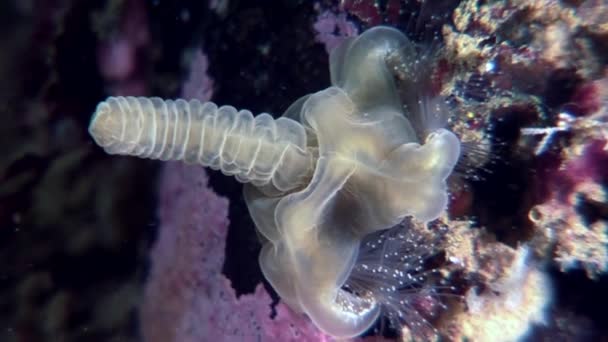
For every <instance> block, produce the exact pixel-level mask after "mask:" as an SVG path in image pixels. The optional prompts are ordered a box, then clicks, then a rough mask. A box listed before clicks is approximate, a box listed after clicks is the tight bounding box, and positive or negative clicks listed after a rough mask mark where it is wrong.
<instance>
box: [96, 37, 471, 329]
mask: <svg viewBox="0 0 608 342" xmlns="http://www.w3.org/2000/svg"><path fill="white" fill-rule="evenodd" d="M411 46H412V43H411V42H410V41H409V40H408V39H407V38H406V37H405V36H404V35H403V34H402V33H401V32H399V31H398V30H395V29H392V28H388V27H376V28H373V29H370V30H368V31H366V32H364V33H363V34H362V35H360V36H359V37H356V38H352V39H349V40H346V41H345V42H344V43H343V44H342V45H341V46H340V47H338V48H337V49H335V50H334V51H333V52H332V54H331V56H330V72H331V80H332V86H330V87H329V88H327V89H324V90H321V91H319V92H317V93H314V94H312V95H308V96H305V97H303V98H302V99H300V100H298V101H296V102H295V103H294V104H293V105H292V106H291V107H290V108H289V109H288V110H287V111H286V112H285V114H284V116H283V117H282V118H279V119H277V120H276V123H275V122H273V121H272V119H270V118H268V117H266V118H265V119H264V120H260V123H259V124H258V123H257V121H256V124H258V126H259V129H258V130H256V127H258V126H256V124H250V126H247V127H253V128H247V129H245V128H242V127H244V126H246V125H244V124H242V125H240V126H239V125H238V122H239V120H238V119H234V117H239V116H238V115H240V114H239V113H241V112H242V111H241V112H237V111H236V110H235V109H233V108H232V107H231V108H232V109H231V110H223V111H222V110H221V108H224V107H220V109H217V107H216V106H215V105H213V106H211V105H209V104H200V103H198V102H197V103H193V102H191V103H190V105H189V106H188V105H186V104H187V103H186V102H185V101H182V102H179V104H180V105H175V103H177V102H171V103H169V102H164V103H165V104H164V105H163V102H162V101H160V100H158V99H157V100H153V101H152V102H154V103H158V106H156V107H155V108H167V107H170V108H175V109H174V110H173V109H172V110H168V111H164V112H163V111H161V110H158V109H157V110H154V109H153V108H152V109H150V106H148V107H146V106H141V105H139V106H138V105H134V106H132V107H129V108H127V109H125V108H126V107H123V108H122V109H119V108H118V107H116V108H114V109H112V110H109V109H108V108H110V106H109V105H108V104H106V102H104V103H102V104H100V105H99V106H98V109H97V112H96V114H95V115H94V117H93V119H92V122H91V126H90V132H91V134H92V135H93V137H94V138H95V140H96V141H97V142H98V143H99V144H100V145H102V146H104V147H105V148H106V149H107V150H108V151H109V152H111V153H123V154H134V155H140V154H141V153H134V152H137V151H140V152H141V151H142V150H145V151H157V155H162V151H161V150H162V148H160V147H158V148H157V149H155V145H156V144H163V146H165V145H167V142H166V141H163V139H162V138H161V137H163V136H165V137H166V135H167V134H166V132H171V133H170V134H169V135H171V136H172V137H173V142H175V141H177V142H179V144H177V145H175V144H173V143H172V144H169V145H172V146H171V148H175V146H178V148H179V149H180V151H182V153H177V154H175V153H174V154H172V156H175V159H185V158H184V156H187V155H191V153H190V152H189V151H202V150H205V151H207V150H206V149H208V148H209V147H203V145H202V144H203V143H201V142H206V143H207V142H208V145H207V146H216V147H215V148H216V150H215V151H211V152H210V153H215V154H214V156H215V157H216V158H211V159H209V158H208V159H204V158H200V156H196V154H195V155H194V156H193V157H191V158H190V160H191V161H194V162H198V163H202V164H203V165H205V166H211V167H215V168H219V169H221V170H222V171H224V173H226V174H238V175H240V176H238V175H237V179H239V180H240V181H243V182H246V184H245V190H244V196H245V200H246V202H247V205H248V208H249V211H250V214H251V216H252V218H253V220H254V222H255V224H256V227H257V229H258V231H259V232H260V234H261V236H262V237H263V240H264V241H263V248H262V251H261V253H260V259H259V261H260V265H261V268H262V271H263V273H264V276H265V277H266V278H267V279H268V281H269V282H270V284H271V285H272V286H273V288H274V289H275V290H276V291H277V293H278V294H279V296H280V297H281V299H282V300H284V301H285V302H286V303H287V304H289V305H290V306H291V307H292V308H293V309H295V310H297V311H301V312H304V313H306V314H307V315H308V316H309V317H310V319H311V320H312V321H313V322H314V323H315V324H316V325H317V326H318V327H319V328H320V329H321V330H323V331H324V332H326V333H328V334H330V335H333V336H335V337H340V338H342V337H352V336H357V335H359V334H361V333H363V332H364V331H365V330H367V329H368V328H369V327H370V326H371V325H372V324H373V323H374V322H375V321H376V320H377V318H378V316H379V314H380V311H381V303H379V302H378V301H377V299H376V298H373V297H371V296H359V295H358V294H357V293H353V292H349V291H347V290H345V289H344V284H345V282H346V281H347V279H348V277H349V275H350V273H351V271H352V269H353V267H354V265H355V262H356V260H357V257H358V254H359V251H360V244H361V241H362V240H363V239H364V238H365V237H366V236H368V235H369V234H371V233H374V232H378V231H380V230H384V229H387V228H390V227H392V226H395V225H397V224H398V223H399V222H401V221H403V219H404V218H405V217H412V218H414V219H416V220H418V221H421V222H428V221H431V220H434V219H436V218H437V217H438V216H439V215H440V213H441V212H442V211H443V210H444V209H445V208H446V206H447V201H448V194H447V185H446V178H447V177H448V176H449V175H450V173H451V172H452V170H453V168H454V166H455V164H456V162H457V160H458V158H459V155H460V141H459V139H458V138H457V137H456V136H455V135H454V134H453V133H452V132H450V131H449V130H447V129H445V128H437V129H435V130H434V131H432V132H430V134H428V135H427V136H426V137H425V138H424V141H420V139H421V138H420V137H419V135H417V133H416V131H415V127H414V124H413V121H414V120H415V118H411V117H408V115H411V113H408V112H407V111H405V110H404V107H403V105H402V103H401V101H400V98H399V95H398V92H397V89H396V86H395V83H394V79H393V73H392V72H391V70H389V68H388V67H387V63H386V59H387V57H388V56H389V55H390V54H395V53H403V54H405V53H411V52H412V49H411V48H410V47H411ZM110 101H116V100H108V102H110ZM121 101H122V100H121ZM126 101H131V102H133V103H135V104H136V103H137V102H138V101H139V102H141V103H143V102H145V100H137V101H135V100H132V99H131V100H126ZM159 101H160V102H159ZM167 103H169V104H167ZM214 106H215V107H214ZM206 107H208V108H211V107H213V108H212V109H214V110H211V111H210V112H213V113H212V114H205V115H203V114H202V110H201V109H200V108H206ZM133 108H137V110H138V111H137V112H135V109H133ZM193 108H194V109H198V112H197V111H196V110H194V109H193ZM225 113H229V114H225ZM235 113H236V114H235ZM171 115H174V117H181V118H182V121H181V123H179V122H178V120H177V119H175V120H173V121H171V119H170V118H171ZM227 115H232V117H231V118H232V119H227V118H224V117H223V116H227ZM263 115H265V114H263ZM104 116H107V117H105V118H104ZM154 116H156V117H154ZM125 117H134V118H135V119H131V120H132V122H129V124H125V121H124V120H126V119H125ZM146 117H150V118H148V119H146ZM206 117H213V118H212V119H205V118H206ZM137 118H139V119H137ZM184 118H185V119H184ZM199 118H202V119H199ZM249 119H250V118H249ZM121 120H123V121H121ZM163 120H164V121H163ZM197 120H198V121H200V122H198V121H197ZM205 120H208V121H205ZM243 120H244V119H242V120H241V122H243ZM279 120H282V121H283V122H282V123H281V124H279ZM250 121H251V120H250ZM147 122H154V123H155V124H148V123H147ZM184 122H186V123H187V124H186V123H184ZM197 122H198V123H197ZM247 122H249V121H247ZM159 123H162V124H159ZM193 123H194V124H193ZM110 126H111V127H110ZM124 127H135V128H133V129H140V131H138V132H136V133H133V134H129V133H128V132H127V134H125V132H124ZM142 127H148V128H142ZM269 127H283V128H282V129H283V130H282V131H281V129H277V128H273V129H271V128H269ZM129 129H131V128H129ZM148 129H149V130H152V131H150V132H145V130H148ZM201 129H202V130H203V131H204V133H201V132H194V131H195V130H199V131H200V130H201ZM117 132H118V133H117ZM277 132H278V133H277ZM176 135H182V137H180V138H175V137H176ZM109 136H111V139H110V138H109ZM126 136H135V137H140V138H141V137H144V136H147V137H154V139H156V138H157V137H158V138H159V139H158V140H154V142H151V141H152V139H151V138H146V139H143V140H142V139H140V140H137V139H135V140H133V139H132V140H130V141H131V142H130V145H129V146H131V147H132V148H129V149H110V148H108V146H121V144H122V145H125V142H124V141H121V139H124V138H125V137H126ZM277 136H282V137H285V136H287V137H289V138H282V139H279V138H277ZM205 139H208V140H205ZM144 140H145V141H146V143H147V144H148V145H146V148H141V144H143V143H140V142H141V141H144ZM108 141H112V143H111V144H110V143H108ZM150 144H152V145H151V146H149V145H150ZM266 150H269V151H272V152H266ZM158 151H161V152H158ZM229 152H230V153H229ZM147 155H150V154H147ZM209 160H212V161H213V162H209ZM239 160H247V161H249V162H250V164H249V165H248V166H247V167H241V168H234V167H233V166H232V165H231V163H233V162H235V161H239ZM187 161H188V160H187ZM234 170H238V172H234ZM251 170H257V171H256V172H253V173H251V172H250V171H251ZM261 170H264V172H262V171H261ZM231 172H232V173H231ZM248 172H250V173H248ZM261 174H262V175H265V176H266V177H253V176H252V175H261Z"/></svg>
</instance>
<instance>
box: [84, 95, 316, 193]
mask: <svg viewBox="0 0 608 342" xmlns="http://www.w3.org/2000/svg"><path fill="white" fill-rule="evenodd" d="M89 131H90V133H91V135H92V136H93V138H94V139H95V141H96V142H97V144H99V145H100V146H102V147H103V148H104V149H105V150H106V152H108V153H111V154H122V155H134V156H139V157H141V158H150V159H161V160H183V161H185V162H188V163H197V164H201V165H204V166H208V167H211V168H213V169H216V170H221V171H222V172H223V173H224V174H226V175H234V176H235V177H236V178H237V179H238V180H239V181H241V182H244V183H245V182H251V183H252V184H253V185H255V186H258V187H261V186H266V185H272V186H273V187H274V189H273V190H278V191H281V192H284V191H288V190H290V189H293V188H295V187H297V186H300V185H303V184H305V183H306V181H307V177H309V175H308V173H311V172H312V170H313V168H314V165H313V164H314V161H313V156H312V154H311V153H310V152H309V151H308V150H307V149H306V133H305V130H304V128H303V127H302V125H300V123H298V122H296V121H293V120H291V119H288V118H279V119H277V120H275V119H273V118H272V116H270V115H268V114H266V113H264V114H261V115H258V116H256V117H254V116H253V115H252V113H251V112H250V111H248V110H241V111H237V110H236V109H235V108H234V107H231V106H222V107H219V108H218V107H217V106H216V105H215V104H214V103H212V102H205V103H201V102H200V101H198V100H191V101H189V102H187V101H184V100H181V99H180V100H175V101H172V100H162V99H160V98H156V97H153V98H144V97H110V98H108V99H107V100H106V101H104V102H101V103H100V104H99V105H98V106H97V109H96V111H95V115H94V116H93V119H92V120H91V125H90V126H89Z"/></svg>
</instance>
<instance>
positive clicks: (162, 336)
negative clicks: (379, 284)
mask: <svg viewBox="0 0 608 342" xmlns="http://www.w3.org/2000/svg"><path fill="white" fill-rule="evenodd" d="M227 215H228V201H227V200H226V199H225V198H222V197H220V196H218V195H217V194H215V193H214V192H213V190H211V189H210V188H209V187H208V177H207V174H206V172H205V170H204V169H203V168H201V167H195V166H187V165H182V164H179V163H171V164H169V165H167V166H166V167H165V169H164V171H163V173H162V176H161V185H160V208H159V219H160V224H159V234H158V238H157V241H156V243H155V245H154V247H153V249H152V253H151V263H152V265H151V269H150V274H149V277H148V280H147V285H146V289H145V293H144V300H143V305H142V307H141V310H140V324H141V332H142V335H143V337H144V340H145V341H147V342H190V341H191V342H200V341H217V342H219V341H324V340H328V337H327V336H326V335H324V334H322V333H321V332H320V331H319V330H318V329H317V328H316V327H315V326H314V325H313V324H312V322H310V320H309V319H308V318H306V316H303V315H301V314H297V313H295V312H293V311H291V310H290V309H289V308H288V307H287V306H286V305H285V304H282V303H279V304H278V305H276V306H275V307H274V310H275V312H276V314H275V315H274V317H273V318H271V315H272V311H273V308H272V306H271V305H272V299H271V297H270V295H269V294H268V292H267V291H266V290H265V288H264V286H263V285H262V284H259V285H258V286H257V287H256V289H255V292H254V293H252V294H246V295H242V296H240V297H238V298H237V295H236V293H235V291H234V289H233V288H232V286H231V282H230V280H229V279H227V278H226V277H225V276H224V275H223V274H222V266H223V263H224V253H225V247H226V234H227V232H228V224H229V222H228V218H227Z"/></svg>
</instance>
